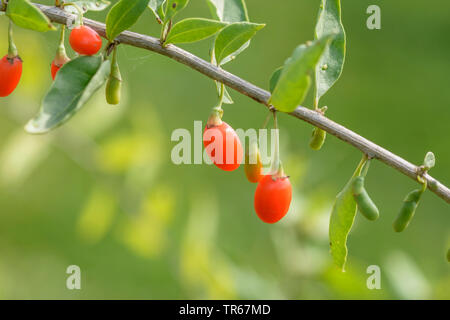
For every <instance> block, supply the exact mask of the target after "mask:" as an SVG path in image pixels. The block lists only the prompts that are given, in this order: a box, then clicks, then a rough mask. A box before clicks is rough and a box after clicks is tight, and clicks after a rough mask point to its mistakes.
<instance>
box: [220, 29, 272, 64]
mask: <svg viewBox="0 0 450 320" xmlns="http://www.w3.org/2000/svg"><path fill="white" fill-rule="evenodd" d="M264 26H265V25H264V24H256V23H250V22H235V23H233V24H230V25H228V26H226V27H225V28H223V29H222V31H220V33H219V34H218V35H217V37H216V41H215V43H214V54H215V59H216V63H217V64H218V65H221V64H224V63H225V62H223V61H224V60H225V61H226V62H227V60H226V59H230V57H231V58H232V57H234V56H236V55H237V54H238V53H240V51H239V50H241V51H242V50H243V49H242V47H243V46H245V45H246V43H247V42H248V41H249V40H250V39H251V38H252V37H253V36H254V35H255V34H256V32H258V30H261V29H262V28H264ZM236 52H237V53H236ZM228 61H229V60H228ZM222 62H223V63H222Z"/></svg>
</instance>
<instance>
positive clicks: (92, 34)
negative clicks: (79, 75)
mask: <svg viewBox="0 0 450 320" xmlns="http://www.w3.org/2000/svg"><path fill="white" fill-rule="evenodd" d="M69 43H70V46H71V47H72V49H73V50H75V51H76V52H78V53H79V54H84V55H87V56H92V55H94V54H96V53H97V52H98V51H99V50H100V48H101V47H102V39H101V38H100V36H99V34H98V33H97V32H96V31H95V30H93V29H91V28H89V27H87V26H78V27H76V28H74V29H73V30H72V31H71V32H70V37H69Z"/></svg>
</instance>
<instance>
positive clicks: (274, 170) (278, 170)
mask: <svg viewBox="0 0 450 320" xmlns="http://www.w3.org/2000/svg"><path fill="white" fill-rule="evenodd" d="M273 128H274V129H275V141H274V149H275V150H274V154H273V158H272V166H271V169H270V173H271V175H272V179H274V180H276V179H278V178H284V177H286V176H285V174H284V170H283V165H282V164H281V161H280V134H279V130H278V120H277V112H276V111H273Z"/></svg>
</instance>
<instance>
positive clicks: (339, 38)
mask: <svg viewBox="0 0 450 320" xmlns="http://www.w3.org/2000/svg"><path fill="white" fill-rule="evenodd" d="M329 34H335V37H334V38H333V39H332V40H331V42H330V44H329V45H328V46H327V47H326V48H325V51H324V52H323V54H322V56H321V57H320V60H319V63H318V64H317V66H316V87H317V90H316V99H317V101H318V100H319V99H320V97H322V96H323V95H324V94H325V93H326V92H327V91H328V90H329V89H330V88H331V87H332V86H333V85H334V84H335V83H336V81H337V80H338V79H339V77H340V76H341V74H342V69H343V67H344V61H345V45H346V39H345V30H344V26H343V25H342V21H341V1H340V0H321V6H320V10H319V18H318V20H317V24H316V31H315V37H316V39H320V38H322V37H324V36H326V35H329Z"/></svg>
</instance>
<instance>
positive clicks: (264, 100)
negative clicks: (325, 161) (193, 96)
mask: <svg viewBox="0 0 450 320" xmlns="http://www.w3.org/2000/svg"><path fill="white" fill-rule="evenodd" d="M35 5H36V6H37V7H38V8H39V9H41V10H42V11H43V12H44V14H45V15H47V16H48V17H49V19H50V20H51V21H53V22H56V23H59V24H68V23H70V22H73V21H74V20H75V16H74V15H72V14H69V13H67V12H65V11H63V10H60V9H59V8H56V7H49V6H44V5H40V4H35ZM84 23H85V24H86V25H87V26H89V27H91V28H93V29H94V30H96V31H97V32H98V33H99V34H100V35H101V36H102V37H106V32H105V25H104V24H103V23H100V22H97V21H94V20H90V19H84ZM117 40H118V41H119V42H120V43H122V44H127V45H131V46H134V47H138V48H142V49H146V50H149V51H152V52H156V53H159V54H161V55H164V56H166V57H169V58H171V59H173V60H176V61H178V62H180V63H182V64H184V65H186V66H188V67H190V68H192V69H194V70H197V71H198V72H200V73H202V74H204V75H206V76H208V77H210V78H211V79H214V80H217V81H219V82H222V83H223V84H225V85H226V86H228V87H230V88H232V89H234V90H236V91H238V92H239V93H242V94H244V95H246V96H248V97H250V98H252V99H254V100H256V101H257V102H259V103H261V104H263V105H265V106H266V107H268V100H269V98H270V93H269V92H268V91H266V90H263V89H261V88H259V87H257V86H255V85H253V84H251V83H249V82H247V81H245V80H243V79H241V78H239V77H237V76H236V75H234V74H231V73H229V72H227V71H225V70H223V69H221V68H218V67H216V66H214V65H212V64H211V63H209V62H206V61H205V60H203V59H201V58H199V57H197V56H195V55H193V54H191V53H189V52H187V51H185V50H183V49H181V48H179V47H177V46H174V45H171V44H169V45H168V46H167V47H162V46H161V44H160V41H159V39H157V38H154V37H150V36H146V35H142V34H138V33H135V32H130V31H125V32H123V33H122V34H120V35H119V36H118V37H117ZM290 115H291V116H293V117H296V118H298V119H301V120H303V121H306V122H308V123H310V124H312V125H314V126H316V127H319V128H321V129H323V130H325V131H326V132H328V133H329V134H331V135H333V136H335V137H337V138H339V139H340V140H342V141H344V142H346V143H348V144H350V145H352V146H354V147H355V148H357V149H359V150H360V151H361V152H363V153H365V154H367V156H369V157H370V158H374V159H377V160H379V161H381V162H383V163H385V164H386V165H388V166H390V167H392V168H393V169H395V170H397V171H399V172H401V173H403V174H404V175H406V176H408V177H410V178H411V179H413V180H414V181H417V173H418V170H419V168H418V167H417V166H416V165H414V164H412V163H410V162H408V161H407V160H405V159H403V158H401V157H399V156H397V155H396V154H394V153H392V152H390V151H388V150H386V149H384V148H382V147H380V146H379V145H377V144H375V143H373V142H372V141H370V140H368V139H366V138H364V137H362V136H360V135H358V134H357V133H355V132H353V131H351V130H349V129H347V128H345V127H344V126H342V125H340V124H338V123H336V122H334V121H332V120H330V119H328V118H327V117H325V116H323V115H321V114H319V113H318V112H316V111H313V110H311V109H308V108H305V107H302V106H299V107H298V108H297V109H296V110H295V111H294V112H292V113H290ZM423 177H424V178H425V179H426V180H427V182H428V189H429V190H430V191H432V192H434V193H435V194H436V195H437V196H439V197H440V198H442V199H444V200H445V201H446V202H447V203H450V189H449V188H448V187H447V186H445V185H444V184H442V183H441V182H439V181H438V180H436V179H435V178H433V177H432V176H430V175H429V174H425V175H424V176H423Z"/></svg>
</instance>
